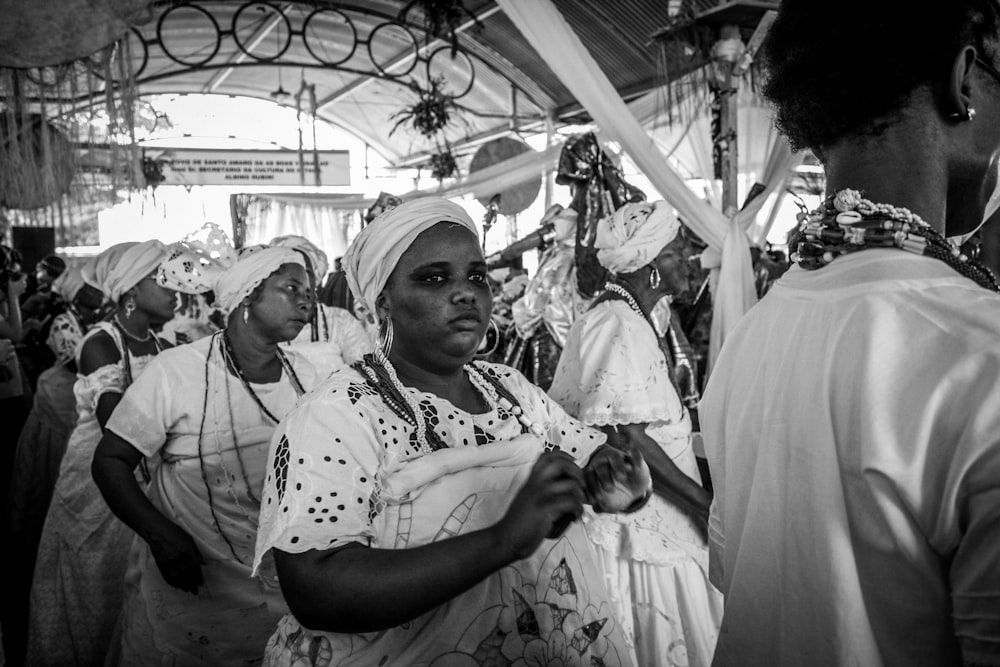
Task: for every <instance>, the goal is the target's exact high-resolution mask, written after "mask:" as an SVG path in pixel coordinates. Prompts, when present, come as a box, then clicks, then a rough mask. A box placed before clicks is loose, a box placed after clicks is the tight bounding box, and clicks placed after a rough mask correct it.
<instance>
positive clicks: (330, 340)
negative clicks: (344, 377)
mask: <svg viewBox="0 0 1000 667" xmlns="http://www.w3.org/2000/svg"><path fill="white" fill-rule="evenodd" d="M317 307H318V308H319V314H320V317H318V318H317V322H316V325H317V326H316V332H315V335H316V340H313V328H312V326H311V325H309V324H307V325H306V326H304V327H302V331H300V332H299V335H298V336H297V337H296V338H295V340H293V341H291V342H290V343H287V344H285V345H283V346H282V347H284V348H285V349H287V348H288V347H292V348H294V349H295V351H296V352H298V353H299V354H301V355H302V356H303V357H305V358H306V359H308V360H309V362H310V363H311V364H312V365H313V366H314V367H315V368H316V377H318V378H320V379H321V380H322V379H325V378H326V377H327V376H328V375H330V373H332V372H333V371H335V370H337V369H338V368H342V367H343V366H350V365H351V364H353V363H354V362H356V361H360V360H361V358H362V357H364V356H365V355H366V354H368V353H369V352H371V351H372V339H371V338H370V337H369V336H368V333H367V332H366V331H365V328H364V326H362V324H361V321H360V320H358V318H356V317H354V315H352V314H351V313H350V312H348V311H346V310H344V309H343V308H335V307H333V306H326V305H323V304H318V305H317Z"/></svg>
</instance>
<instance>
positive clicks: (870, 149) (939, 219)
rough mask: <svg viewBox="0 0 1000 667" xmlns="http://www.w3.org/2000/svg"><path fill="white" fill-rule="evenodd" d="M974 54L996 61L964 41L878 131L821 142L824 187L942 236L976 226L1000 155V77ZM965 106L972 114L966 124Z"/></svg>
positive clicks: (954, 234)
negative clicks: (886, 206) (849, 192)
mask: <svg viewBox="0 0 1000 667" xmlns="http://www.w3.org/2000/svg"><path fill="white" fill-rule="evenodd" d="M976 55H979V56H980V57H981V58H983V59H985V60H986V61H987V62H991V63H993V65H994V66H997V62H996V60H997V59H996V58H992V57H991V56H990V55H989V54H983V53H978V54H977V51H976V49H975V47H973V46H971V45H969V46H966V47H965V48H964V49H962V50H961V51H960V52H959V53H958V54H956V56H955V58H954V60H953V62H952V65H951V67H950V68H949V69H948V71H947V74H946V76H944V77H942V79H941V80H940V81H938V82H937V83H936V84H935V85H933V86H925V87H921V88H918V89H916V90H914V91H913V93H912V94H911V96H910V100H909V104H907V105H906V106H905V107H904V108H903V109H902V111H901V112H900V113H899V119H898V121H897V122H894V123H892V124H891V125H889V127H887V128H886V129H885V130H884V132H882V134H880V135H879V136H877V137H869V136H864V137H848V138H845V139H843V140H841V141H840V142H838V143H836V144H835V145H832V146H827V147H824V148H823V151H822V153H823V157H824V165H825V167H826V175H827V190H828V191H829V192H836V191H838V190H841V189H843V188H855V189H860V190H863V195H864V197H865V198H867V199H869V200H871V201H873V202H886V203H891V204H892V205H894V206H899V207H904V208H908V209H910V210H911V211H913V213H915V214H917V215H919V216H920V217H921V218H923V219H924V221H925V222H927V223H928V224H930V225H931V226H932V227H934V228H935V229H936V230H938V231H939V232H943V233H945V235H947V236H957V235H960V234H964V233H967V232H969V231H971V230H972V229H975V227H976V226H978V225H979V223H980V222H981V219H982V213H983V209H984V208H985V205H986V202H987V200H988V199H989V196H990V194H991V193H992V192H993V187H994V184H995V182H996V173H997V170H996V166H997V161H998V160H1000V121H998V119H1000V82H997V81H996V80H994V79H993V78H992V77H991V76H990V75H989V74H988V73H986V72H985V71H984V70H983V69H982V68H981V67H980V66H978V65H976V64H975V58H976ZM969 107H972V108H974V109H975V110H976V112H977V114H976V118H975V119H973V120H971V121H968V120H965V111H966V109H967V108H969ZM952 114H958V117H957V118H955V117H952ZM891 165H900V168H895V169H894V168H887V166H891Z"/></svg>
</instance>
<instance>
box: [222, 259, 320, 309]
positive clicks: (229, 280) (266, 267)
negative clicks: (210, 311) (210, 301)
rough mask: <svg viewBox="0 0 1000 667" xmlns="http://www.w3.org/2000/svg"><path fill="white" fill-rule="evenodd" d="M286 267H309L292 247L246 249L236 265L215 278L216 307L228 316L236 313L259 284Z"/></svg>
mask: <svg viewBox="0 0 1000 667" xmlns="http://www.w3.org/2000/svg"><path fill="white" fill-rule="evenodd" d="M285 264H298V265H299V266H301V267H302V268H305V266H306V263H305V260H304V259H302V255H301V254H300V253H298V252H296V251H295V250H292V249H291V248H268V247H266V246H264V247H261V246H251V247H249V248H244V250H243V251H242V252H241V254H240V258H239V259H238V260H237V261H236V263H235V264H233V265H232V266H231V267H229V268H228V269H227V270H226V271H225V272H224V273H222V275H220V276H219V277H218V278H217V279H216V281H215V285H214V290H215V302H216V304H218V306H219V308H221V309H222V311H223V312H225V313H227V314H228V313H231V312H233V311H234V310H235V309H236V308H238V307H239V305H240V302H241V301H243V299H245V298H247V297H248V296H250V294H251V292H253V291H254V290H255V289H256V288H257V285H260V284H261V283H262V282H264V281H265V280H267V277H268V276H270V275H271V274H272V273H274V272H275V271H277V270H278V269H280V268H281V267H282V266H283V265H285Z"/></svg>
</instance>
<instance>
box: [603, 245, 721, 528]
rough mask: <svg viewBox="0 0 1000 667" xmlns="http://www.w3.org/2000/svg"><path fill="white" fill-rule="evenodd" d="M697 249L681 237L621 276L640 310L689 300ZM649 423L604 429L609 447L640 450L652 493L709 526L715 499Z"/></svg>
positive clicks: (695, 285) (695, 277)
mask: <svg viewBox="0 0 1000 667" xmlns="http://www.w3.org/2000/svg"><path fill="white" fill-rule="evenodd" d="M693 253H694V247H693V246H692V245H691V243H690V241H688V240H687V238H686V237H685V236H683V235H682V234H678V235H677V237H676V238H674V240H672V241H671V242H670V243H668V244H667V245H666V246H664V248H663V250H661V251H660V252H659V254H657V256H656V258H655V259H654V260H653V262H651V264H650V265H649V266H646V267H643V268H641V269H639V270H638V271H635V272H633V273H626V274H620V275H619V276H618V281H619V282H621V283H624V284H625V285H627V287H628V289H629V291H630V292H632V294H633V295H635V296H636V299H637V301H638V303H639V307H640V308H641V309H642V310H643V312H645V313H649V312H650V311H651V310H652V309H653V307H654V306H655V305H656V303H657V302H658V301H659V300H660V299H662V298H664V297H666V296H668V295H670V296H674V297H675V298H677V299H678V300H681V301H683V300H690V299H691V298H692V297H693V296H694V294H695V293H696V291H697V289H698V285H699V284H700V278H701V276H700V273H699V272H698V271H696V270H695V269H694V267H693V266H692V264H691V262H689V261H688V258H689V257H690V256H691V255H692V254H693ZM654 266H655V267H656V269H657V271H659V273H660V284H659V286H658V287H655V288H654V287H651V286H650V280H649V275H650V273H651V272H652V270H653V267H654ZM648 426H649V424H648V423H646V422H641V423H634V424H615V425H608V426H603V427H602V428H601V430H603V431H604V432H605V433H607V434H608V442H609V444H611V445H613V446H615V447H619V448H627V447H630V448H634V449H637V450H638V451H639V452H640V453H641V454H642V457H643V458H644V459H645V461H646V463H647V464H648V465H649V471H650V474H651V475H652V477H653V492H654V493H656V494H657V495H658V496H660V497H661V498H664V499H665V500H668V501H670V502H671V503H673V504H675V505H677V506H678V507H680V508H681V509H683V510H684V511H686V512H687V513H688V514H689V515H691V516H692V518H694V519H695V520H696V522H697V523H698V525H699V526H700V527H701V528H702V529H703V530H704V529H706V527H707V525H708V510H709V506H710V505H711V502H712V496H711V495H710V494H709V493H708V491H706V490H705V489H704V488H702V487H701V485H700V484H698V483H697V482H695V481H694V480H693V479H691V478H690V477H688V476H687V475H686V474H684V472H683V471H681V470H680V468H678V467H677V464H675V463H674V462H673V461H672V460H671V459H670V457H669V456H667V454H666V453H665V452H664V451H663V448H662V447H660V445H659V444H657V442H656V441H655V440H653V439H652V438H651V437H649V435H647V433H646V428H647V427H648Z"/></svg>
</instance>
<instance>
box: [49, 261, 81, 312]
mask: <svg viewBox="0 0 1000 667" xmlns="http://www.w3.org/2000/svg"><path fill="white" fill-rule="evenodd" d="M83 284H84V283H83V272H82V271H81V270H80V267H79V266H71V267H69V268H68V269H66V270H65V271H63V272H62V274H61V275H60V276H59V277H58V278H56V279H55V281H54V282H53V283H52V291H53V292H55V293H56V294H58V295H59V296H60V297H62V300H63V301H65V302H66V303H71V302H72V301H73V299H75V298H76V293H77V292H79V291H80V288H81V287H83Z"/></svg>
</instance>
